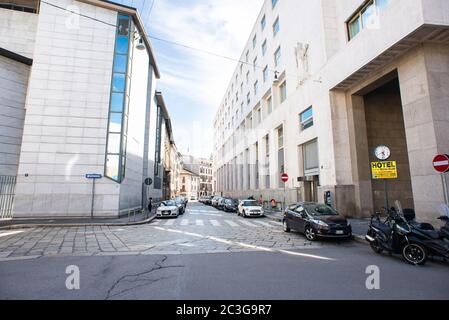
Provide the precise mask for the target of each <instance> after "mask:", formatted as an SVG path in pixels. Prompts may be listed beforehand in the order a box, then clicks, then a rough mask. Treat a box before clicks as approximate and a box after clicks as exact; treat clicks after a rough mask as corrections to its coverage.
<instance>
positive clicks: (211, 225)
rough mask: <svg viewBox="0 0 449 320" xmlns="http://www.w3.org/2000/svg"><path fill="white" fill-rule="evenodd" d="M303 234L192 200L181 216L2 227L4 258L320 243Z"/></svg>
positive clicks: (257, 248) (269, 248)
mask: <svg viewBox="0 0 449 320" xmlns="http://www.w3.org/2000/svg"><path fill="white" fill-rule="evenodd" d="M321 246H322V244H319V243H318V244H317V243H313V244H312V243H310V242H308V241H306V240H305V239H304V238H303V237H302V236H301V235H299V234H295V233H290V234H287V233H284V232H283V231H282V225H281V223H279V222H277V221H272V220H270V219H244V218H242V217H238V216H237V215H236V214H232V213H224V212H221V211H217V210H215V209H213V208H211V207H206V206H203V205H201V204H197V203H193V204H189V206H188V210H187V212H186V214H185V215H184V216H180V217H179V218H178V219H167V220H166V219H160V220H155V221H153V222H152V223H151V224H149V225H142V226H133V227H103V226H98V227H74V228H60V227H55V228H34V229H19V230H6V231H0V261H2V260H3V261H8V260H17V259H31V258H38V257H41V256H95V255H97V256H102V255H106V256H107V255H111V256H117V255H139V254H141V255H151V254H198V253H221V252H242V251H267V252H282V251H286V250H295V251H297V250H306V249H316V248H320V247H321Z"/></svg>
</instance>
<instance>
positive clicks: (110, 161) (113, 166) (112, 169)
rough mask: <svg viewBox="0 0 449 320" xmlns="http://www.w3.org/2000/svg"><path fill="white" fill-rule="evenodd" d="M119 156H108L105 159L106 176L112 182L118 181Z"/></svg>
mask: <svg viewBox="0 0 449 320" xmlns="http://www.w3.org/2000/svg"><path fill="white" fill-rule="evenodd" d="M119 162H120V161H119V156H117V155H111V154H108V156H107V157H106V176H107V177H109V178H111V179H112V180H115V181H118V180H119V166H120V164H119Z"/></svg>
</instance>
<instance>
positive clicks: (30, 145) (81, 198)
mask: <svg viewBox="0 0 449 320" xmlns="http://www.w3.org/2000/svg"><path fill="white" fill-rule="evenodd" d="M60 2H61V3H58V4H59V5H61V6H64V7H65V6H68V5H72V4H76V5H78V6H80V9H82V11H83V13H84V14H87V15H90V16H93V17H96V18H98V19H101V20H103V21H106V22H108V23H111V24H115V23H116V21H117V13H116V12H113V11H109V10H106V9H102V8H98V7H94V6H90V5H86V4H81V3H78V2H76V1H71V0H62V1H60ZM67 18H68V14H67V13H66V12H64V11H61V10H59V9H57V8H53V7H50V6H46V5H42V6H41V11H40V14H39V22H38V26H37V35H36V45H35V50H34V64H33V69H32V72H31V76H30V81H29V93H28V97H27V103H26V109H27V114H26V117H25V127H24V133H23V143H22V147H21V155H20V164H19V172H18V174H19V175H18V183H17V189H16V199H15V208H14V215H15V217H21V216H27V217H30V216H32V217H42V216H52V217H66V216H89V215H90V201H91V183H92V182H91V181H88V180H87V179H85V174H86V173H103V171H104V161H105V156H104V154H105V148H106V131H107V122H108V109H109V95H110V83H111V72H112V59H113V50H114V42H115V28H113V27H108V26H105V25H103V24H98V22H95V21H93V20H91V19H86V18H82V17H80V19H79V28H68V27H67V26H66V21H67ZM25 174H28V176H27V177H26V176H25ZM119 192H120V187H119V185H118V184H116V183H114V182H112V181H110V180H108V179H102V180H101V181H99V182H98V185H97V192H96V194H97V196H96V202H95V212H96V216H117V208H118V207H119Z"/></svg>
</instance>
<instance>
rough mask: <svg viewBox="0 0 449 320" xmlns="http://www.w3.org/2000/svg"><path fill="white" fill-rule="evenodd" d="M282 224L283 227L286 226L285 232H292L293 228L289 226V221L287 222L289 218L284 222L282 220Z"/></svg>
mask: <svg viewBox="0 0 449 320" xmlns="http://www.w3.org/2000/svg"><path fill="white" fill-rule="evenodd" d="M282 225H283V227H284V232H287V233H288V232H290V231H291V229H290V228H289V227H288V222H287V220H284V221H283V222H282Z"/></svg>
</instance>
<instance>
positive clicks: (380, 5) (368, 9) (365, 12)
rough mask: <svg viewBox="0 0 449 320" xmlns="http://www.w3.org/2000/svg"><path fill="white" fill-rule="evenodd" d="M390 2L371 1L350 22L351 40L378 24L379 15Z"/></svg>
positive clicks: (381, 0)
mask: <svg viewBox="0 0 449 320" xmlns="http://www.w3.org/2000/svg"><path fill="white" fill-rule="evenodd" d="M389 1H390V0H371V1H369V2H368V3H367V4H366V5H365V6H364V7H363V8H362V9H361V10H359V11H358V12H356V13H355V14H354V16H353V18H352V19H350V20H349V22H348V36H349V40H351V39H353V38H354V37H355V36H356V35H357V34H359V33H360V31H362V30H363V29H369V28H372V27H373V26H375V25H376V24H377V22H378V18H379V13H380V12H382V11H383V10H385V8H386V7H387V6H388V4H389Z"/></svg>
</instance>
